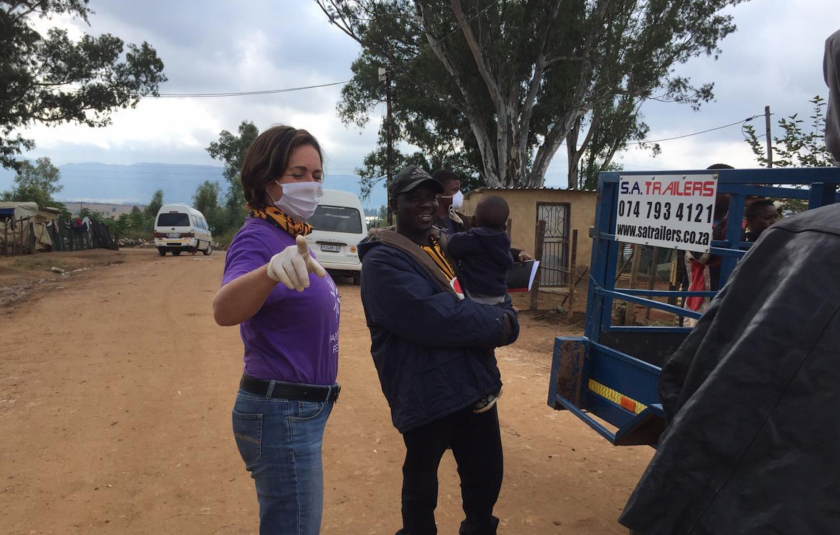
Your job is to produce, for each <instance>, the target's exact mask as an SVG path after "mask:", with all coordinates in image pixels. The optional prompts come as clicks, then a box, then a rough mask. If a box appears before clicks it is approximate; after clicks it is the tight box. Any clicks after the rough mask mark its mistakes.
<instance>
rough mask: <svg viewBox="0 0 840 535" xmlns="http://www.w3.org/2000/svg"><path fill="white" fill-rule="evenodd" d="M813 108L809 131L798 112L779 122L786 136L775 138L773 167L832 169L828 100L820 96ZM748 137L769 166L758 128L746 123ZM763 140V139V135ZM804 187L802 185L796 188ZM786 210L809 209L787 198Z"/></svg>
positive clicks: (783, 134) (759, 159)
mask: <svg viewBox="0 0 840 535" xmlns="http://www.w3.org/2000/svg"><path fill="white" fill-rule="evenodd" d="M808 102H810V103H811V105H812V106H813V110H812V115H811V116H810V119H811V121H810V123H809V125H808V128H807V130H806V129H803V125H804V123H805V121H804V120H802V119H800V118H799V114H798V113H794V114H793V115H791V116H789V117H787V118H784V117H783V118H781V119H779V121H778V127H779V128H780V129H781V131H782V136H781V137H778V136H773V144H772V150H773V167H831V166H832V165H833V163H832V158H831V154H830V153H829V152H828V149H827V148H826V146H825V137H824V136H825V111H824V108H825V105H826V103H825V99H823V98H822V97H821V96H819V95H816V96H815V97H814V98H812V99H811V100H809V101H808ZM743 132H744V138H745V140H746V142H747V144H748V145H749V146H750V148H751V149H752V151H753V154H754V155H755V158H756V160H757V161H758V164H759V165H760V166H761V167H767V166H768V164H769V160H768V158H767V151H766V150H765V144H764V142H762V141H760V140H759V136H758V135H757V134H756V131H755V127H753V126H752V125H750V124H745V125H744V127H743ZM762 137H763V136H762ZM796 187H801V186H796ZM782 209H783V211H791V212H796V213H798V212H804V211H805V210H807V209H808V204H807V203H806V202H805V201H801V200H797V199H785V200H784V201H783V206H782Z"/></svg>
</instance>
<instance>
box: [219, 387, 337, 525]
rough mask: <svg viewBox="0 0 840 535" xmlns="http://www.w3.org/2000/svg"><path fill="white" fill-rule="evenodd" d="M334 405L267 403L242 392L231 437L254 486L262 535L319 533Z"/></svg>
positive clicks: (263, 398) (289, 401) (238, 399)
mask: <svg viewBox="0 0 840 535" xmlns="http://www.w3.org/2000/svg"><path fill="white" fill-rule="evenodd" d="M332 405H333V404H332V403H331V402H329V403H325V402H308V401H293V400H288V399H272V398H266V397H262V396H255V395H253V394H249V393H247V392H244V391H243V390H240V391H239V394H238V395H237V396H236V404H235V405H234V407H233V434H234V437H235V438H236V446H237V447H238V448H239V453H240V454H241V455H242V460H243V461H245V468H246V469H247V470H248V471H249V472H251V477H252V478H253V479H254V482H255V484H256V488H257V500H258V501H259V503H260V534H261V535H269V534H270V535H275V534H278V535H279V534H282V535H287V534H288V535H318V533H319V532H320V531H321V513H322V511H323V508H324V468H323V464H322V463H321V445H322V443H323V439H324V427H326V425H327V418H329V416H330V412H331V411H332Z"/></svg>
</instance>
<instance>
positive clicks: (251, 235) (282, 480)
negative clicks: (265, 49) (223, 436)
mask: <svg viewBox="0 0 840 535" xmlns="http://www.w3.org/2000/svg"><path fill="white" fill-rule="evenodd" d="M321 160H322V158H321V148H320V146H319V145H318V141H317V140H316V139H315V138H314V137H313V136H312V135H311V134H309V132H307V131H306V130H298V129H295V128H292V127H289V126H277V127H273V128H270V129H269V130H266V131H265V132H263V133H262V134H261V135H260V136H259V137H258V138H257V139H256V140H255V141H254V143H253V144H252V145H251V147H250V149H249V151H248V155H247V156H246V158H245V162H244V163H243V165H242V173H241V179H242V188H243V190H244V193H245V199H246V200H247V201H248V205H249V208H250V210H251V212H250V217H249V218H248V219H247V220H246V221H245V224H244V225H243V227H242V229H241V230H240V231H239V232H238V233H237V234H236V236H235V237H234V239H233V243H231V246H230V248H229V250H228V253H227V257H226V259H225V273H224V278H223V280H222V288H221V289H220V290H219V292H218V293H217V294H216V298H215V300H214V301H213V311H214V316H215V319H216V322H217V323H218V324H219V325H222V326H228V325H239V330H240V334H241V335H242V342H243V343H244V345H245V356H244V360H245V369H244V373H243V375H242V379H241V381H240V383H239V393H238V395H237V397H236V403H235V405H234V408H233V434H234V437H235V438H236V445H237V447H238V448H239V453H240V454H241V455H242V459H243V460H244V461H245V468H246V469H247V470H248V471H249V472H251V477H252V478H253V479H254V481H255V484H256V489H257V499H258V501H259V504H260V533H261V534H263V535H265V534H268V533H271V534H274V533H296V534H300V535H316V534H317V533H319V531H320V529H321V512H322V510H323V502H324V480H323V466H322V463H321V445H322V441H323V436H324V427H325V426H326V423H327V418H328V417H329V415H330V411H331V410H332V405H333V403H334V402H335V400H336V398H337V397H338V392H339V389H340V388H339V386H338V384H337V383H336V382H335V379H336V374H337V368H338V319H339V312H340V301H339V296H338V290H337V289H336V286H335V283H334V282H333V280H332V279H331V278H330V276H329V275H328V274H327V273H326V271H325V270H324V268H323V267H322V266H321V265H320V264H319V263H318V261H317V260H316V259H315V256H314V255H313V254H312V252H311V251H310V250H309V248H308V247H307V245H306V240H305V239H304V236H305V235H306V234H308V233H309V232H311V231H312V227H311V226H309V225H308V224H307V223H306V219H307V218H309V217H311V215H312V214H313V213H314V211H315V207H316V205H317V204H318V200H319V199H320V197H321V194H322V190H321V177H322V174H323V171H322V168H321ZM278 283H280V284H278Z"/></svg>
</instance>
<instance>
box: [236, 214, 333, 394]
mask: <svg viewBox="0 0 840 535" xmlns="http://www.w3.org/2000/svg"><path fill="white" fill-rule="evenodd" d="M294 244H295V239H294V238H293V237H292V236H290V235H289V234H288V233H286V232H285V231H283V230H281V229H280V228H278V227H275V226H274V225H272V224H271V223H269V222H268V221H265V220H263V219H257V218H248V219H247V220H246V221H245V225H244V226H243V227H242V229H241V230H240V231H239V232H238V233H237V234H236V237H234V238H233V243H231V245H230V248H229V249H228V252H227V258H226V259H225V274H224V277H223V278H222V285H225V284H227V283H229V282H230V281H232V280H234V279H236V278H238V277H241V276H242V275H245V274H246V273H250V272H251V271H254V270H255V269H257V268H258V267H260V266H264V265H265V264H267V263H268V261H269V260H271V257H272V256H274V255H275V254H277V253H279V252H280V251H282V250H283V249H285V248H286V247H288V246H289V245H294ZM310 253H311V250H310ZM313 256H314V255H313ZM340 309H341V300H340V298H339V295H338V289H337V288H336V286H335V282H333V280H332V278H330V276H329V275H327V276H326V277H325V278H323V279H322V278H319V277H318V276H316V275H315V274H312V273H310V275H309V288H307V289H305V290H304V291H302V292H298V291H295V290H289V289H288V288H286V287H285V286H283V285H282V284H277V286H276V287H275V288H274V290H272V291H271V293H270V294H269V295H268V298H267V299H266V300H265V303H264V304H263V306H262V308H260V310H259V312H257V313H256V314H255V315H254V316H253V317H251V318H249V319H247V320H245V321H243V322H242V324H241V325H240V326H239V331H240V334H241V335H242V342H243V343H244V344H245V373H247V374H248V375H250V376H251V377H256V378H257V379H266V380H271V379H274V380H277V381H286V382H290V383H303V384H312V385H332V384H334V383H335V378H336V375H337V373H338V318H339V314H340Z"/></svg>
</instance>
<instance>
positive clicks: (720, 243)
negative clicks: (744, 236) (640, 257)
mask: <svg viewBox="0 0 840 535" xmlns="http://www.w3.org/2000/svg"><path fill="white" fill-rule="evenodd" d="M600 237H601V239H604V240H611V241H614V242H618V240H617V239H616V237H615V234H609V233H602V234H601V236H600ZM620 243H624V242H620ZM729 244H730V242H729V241H728V240H714V241H712V247H711V250H715V249H714V248H716V247H717V248H718V251H719V249H720V248H728V247H729ZM752 245H753V244H752V242H748V241H740V236H739V241H738V248H739V249H738V250H740V249H749V248H750V247H752ZM716 254H722V255H726V254H730V255H732V256H741V254H740V253H737V254H736V253H730V252H718V253H716Z"/></svg>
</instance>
